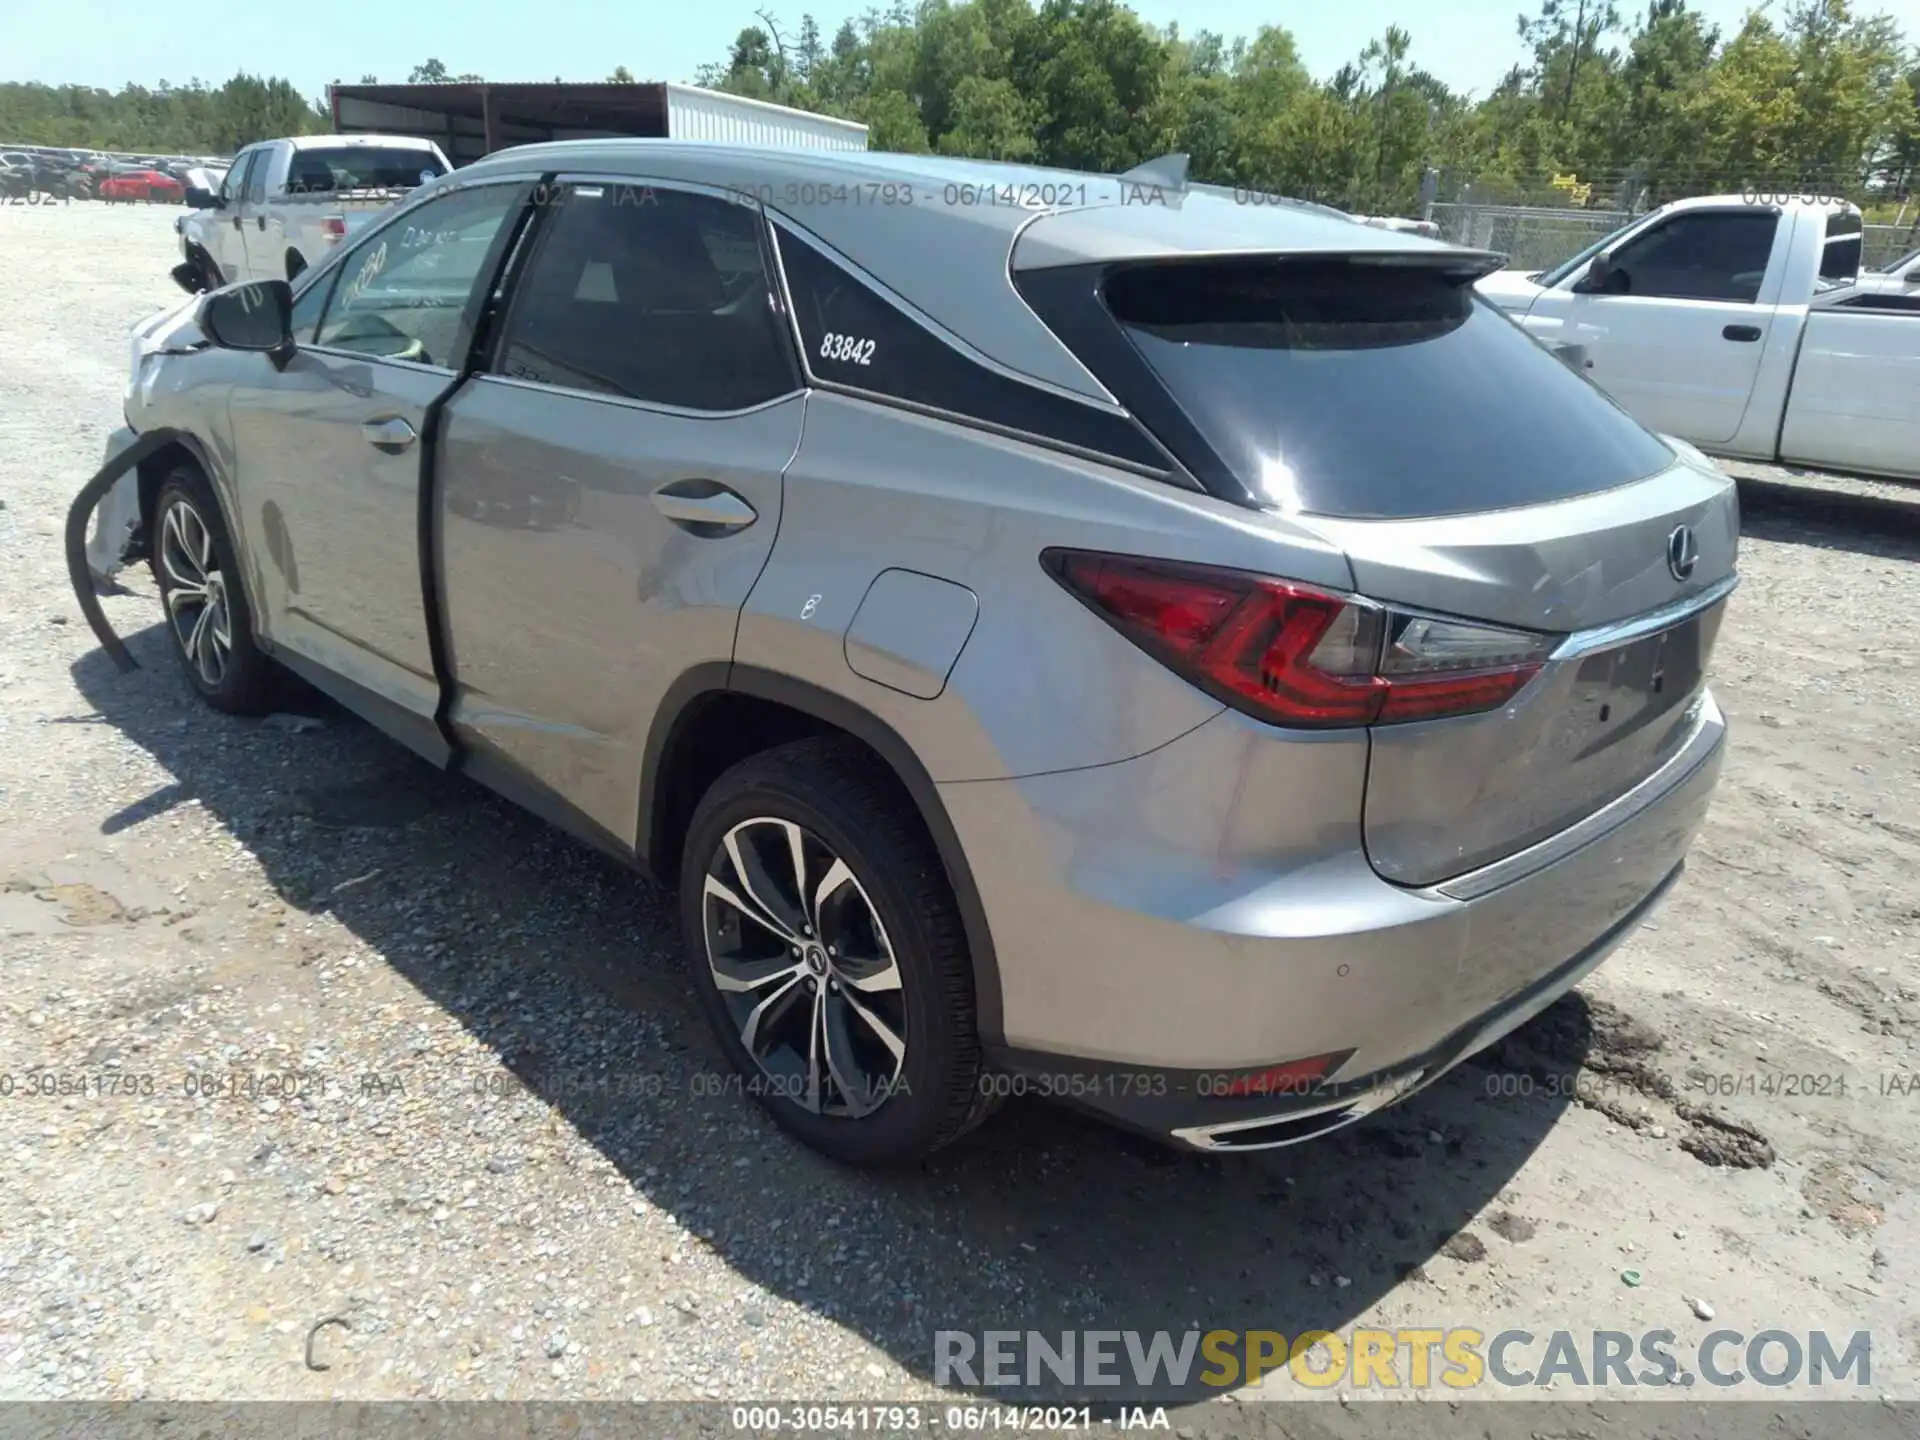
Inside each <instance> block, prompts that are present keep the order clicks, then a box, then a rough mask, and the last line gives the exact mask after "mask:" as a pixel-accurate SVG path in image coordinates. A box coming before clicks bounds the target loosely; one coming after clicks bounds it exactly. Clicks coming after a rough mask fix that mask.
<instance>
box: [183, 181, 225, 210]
mask: <svg viewBox="0 0 1920 1440" xmlns="http://www.w3.org/2000/svg"><path fill="white" fill-rule="evenodd" d="M218 203H219V197H218V196H216V195H215V194H214V193H213V192H212V191H211V190H202V189H201V188H200V187H199V186H198V185H189V186H188V187H187V208H188V209H190V210H211V209H213V207H214V206H215V205H216V204H218Z"/></svg>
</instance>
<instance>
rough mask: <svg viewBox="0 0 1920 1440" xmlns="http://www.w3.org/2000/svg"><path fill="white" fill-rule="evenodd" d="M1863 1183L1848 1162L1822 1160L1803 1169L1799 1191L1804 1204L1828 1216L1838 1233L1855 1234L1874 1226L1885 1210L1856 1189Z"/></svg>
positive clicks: (1871, 1228) (1882, 1216)
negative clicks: (1804, 1173)
mask: <svg viewBox="0 0 1920 1440" xmlns="http://www.w3.org/2000/svg"><path fill="white" fill-rule="evenodd" d="M1867 1183H1868V1182H1865V1181H1863V1180H1862V1179H1861V1177H1860V1176H1859V1175H1858V1174H1857V1173H1856V1172H1855V1171H1854V1169H1853V1167H1852V1166H1850V1165H1847V1164H1845V1163H1843V1162H1841V1161H1839V1160H1823V1161H1822V1162H1821V1163H1820V1164H1818V1165H1816V1166H1814V1167H1813V1169H1812V1170H1810V1171H1809V1172H1808V1173H1807V1178H1806V1179H1805V1180H1804V1181H1802V1182H1801V1185H1800V1193H1801V1195H1802V1196H1804V1197H1805V1198H1806V1202H1807V1204H1808V1205H1810V1206H1812V1207H1813V1209H1815V1210H1816V1211H1818V1212H1819V1213H1820V1214H1822V1215H1824V1216H1826V1217H1827V1219H1829V1220H1831V1221H1832V1222H1833V1224H1834V1228H1835V1229H1837V1230H1839V1232H1840V1233H1841V1234H1842V1235H1845V1236H1847V1237H1849V1238H1858V1237H1860V1236H1863V1235H1871V1234H1872V1233H1873V1232H1874V1231H1875V1230H1878V1229H1879V1228H1880V1223H1881V1221H1883V1220H1885V1219H1886V1213H1887V1212H1886V1208H1885V1207H1884V1206H1882V1205H1880V1204H1878V1203H1876V1202H1875V1201H1874V1200H1872V1199H1871V1198H1869V1197H1867V1196H1863V1195H1862V1194H1861V1193H1860V1192H1861V1191H1862V1190H1863V1189H1865V1188H1866V1185H1867ZM1874 1253H1875V1254H1876V1255H1879V1254H1880V1252H1879V1251H1875V1252H1874Z"/></svg>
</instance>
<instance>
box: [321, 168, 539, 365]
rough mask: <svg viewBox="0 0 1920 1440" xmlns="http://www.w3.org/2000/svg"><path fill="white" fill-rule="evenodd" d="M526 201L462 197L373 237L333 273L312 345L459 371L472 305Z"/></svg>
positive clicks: (513, 188) (431, 204)
mask: <svg viewBox="0 0 1920 1440" xmlns="http://www.w3.org/2000/svg"><path fill="white" fill-rule="evenodd" d="M523 194H524V187H522V186H519V185H512V184H508V185H485V186H476V187H475V188H474V189H471V190H458V191H455V192H454V193H452V194H450V195H442V196H439V197H437V198H435V199H433V200H430V201H428V202H427V203H426V204H425V205H421V206H419V207H417V208H415V209H413V210H411V211H409V212H408V213H407V214H406V215H404V216H402V217H401V218H399V219H397V220H395V221H394V222H393V223H391V224H388V225H384V226H382V227H381V228H380V229H379V230H378V231H377V232H375V233H374V234H372V235H369V236H367V237H366V238H365V239H364V240H362V241H361V242H360V245H359V248H358V249H356V250H355V251H354V253H352V254H350V255H348V256H346V257H345V259H344V260H343V261H342V262H341V264H340V265H338V266H335V267H329V268H331V269H334V270H335V271H337V273H338V276H339V279H338V280H337V281H333V282H332V284H333V295H332V296H331V298H329V300H328V301H327V303H326V313H325V316H324V317H323V318H322V319H321V321H320V329H319V333H318V334H316V335H315V336H314V342H313V343H314V344H316V345H323V346H326V347H328V348H330V349H334V350H350V351H352V352H353V353H355V354H358V355H370V356H374V357H376V358H378V359H383V360H410V361H412V362H414V363H415V364H418V365H440V366H448V367H451V366H455V365H457V364H458V363H459V360H458V357H457V356H456V354H455V351H456V350H457V348H458V347H459V344H460V321H461V318H462V316H463V315H464V313H465V311H466V306H467V299H468V297H469V296H470V295H471V294H472V292H473V286H474V282H475V280H476V279H477V278H478V277H479V275H480V271H481V268H482V267H483V266H484V265H485V263H486V258H487V254H488V251H489V250H490V249H491V247H492V245H493V239H494V236H495V235H496V234H497V233H498V232H499V230H500V227H501V225H502V224H504V223H505V222H506V220H507V217H508V216H509V215H511V214H513V213H514V212H515V211H517V210H518V209H519V208H520V204H521V200H522V197H523ZM327 283H329V282H328V281H326V280H322V281H320V282H319V284H320V285H323V286H324V285H326V284H327ZM302 298H303V299H304V298H305V297H302Z"/></svg>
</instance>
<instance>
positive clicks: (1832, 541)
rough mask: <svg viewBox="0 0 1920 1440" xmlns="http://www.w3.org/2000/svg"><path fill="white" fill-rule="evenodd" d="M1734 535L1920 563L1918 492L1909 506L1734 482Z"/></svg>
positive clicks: (1808, 488)
mask: <svg viewBox="0 0 1920 1440" xmlns="http://www.w3.org/2000/svg"><path fill="white" fill-rule="evenodd" d="M1737 483H1738V484H1739V487H1740V529H1741V532H1742V533H1743V534H1745V535H1750V536H1752V537H1754V538H1755V539H1758V540H1775V541H1779V542H1782V543H1784V544H1788V545H1813V546H1817V547H1818V548H1820V549H1823V550H1852V551H1856V552H1859V553H1862V554H1868V555H1879V556H1883V557H1885V558H1887V559H1891V560H1913V559H1920V486H1916V487H1915V488H1914V498H1913V499H1912V500H1902V499H1895V498H1893V497H1890V496H1883V495H1859V494H1855V493H1853V492H1851V491H1847V490H1824V489H1818V488H1815V487H1816V485H1817V477H1810V478H1809V481H1808V483H1806V484H1801V485H1793V484H1787V483H1785V482H1782V481H1778V480H1758V479H1752V478H1749V477H1747V476H1744V475H1743V476H1741V477H1739V479H1738V482H1737Z"/></svg>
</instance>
